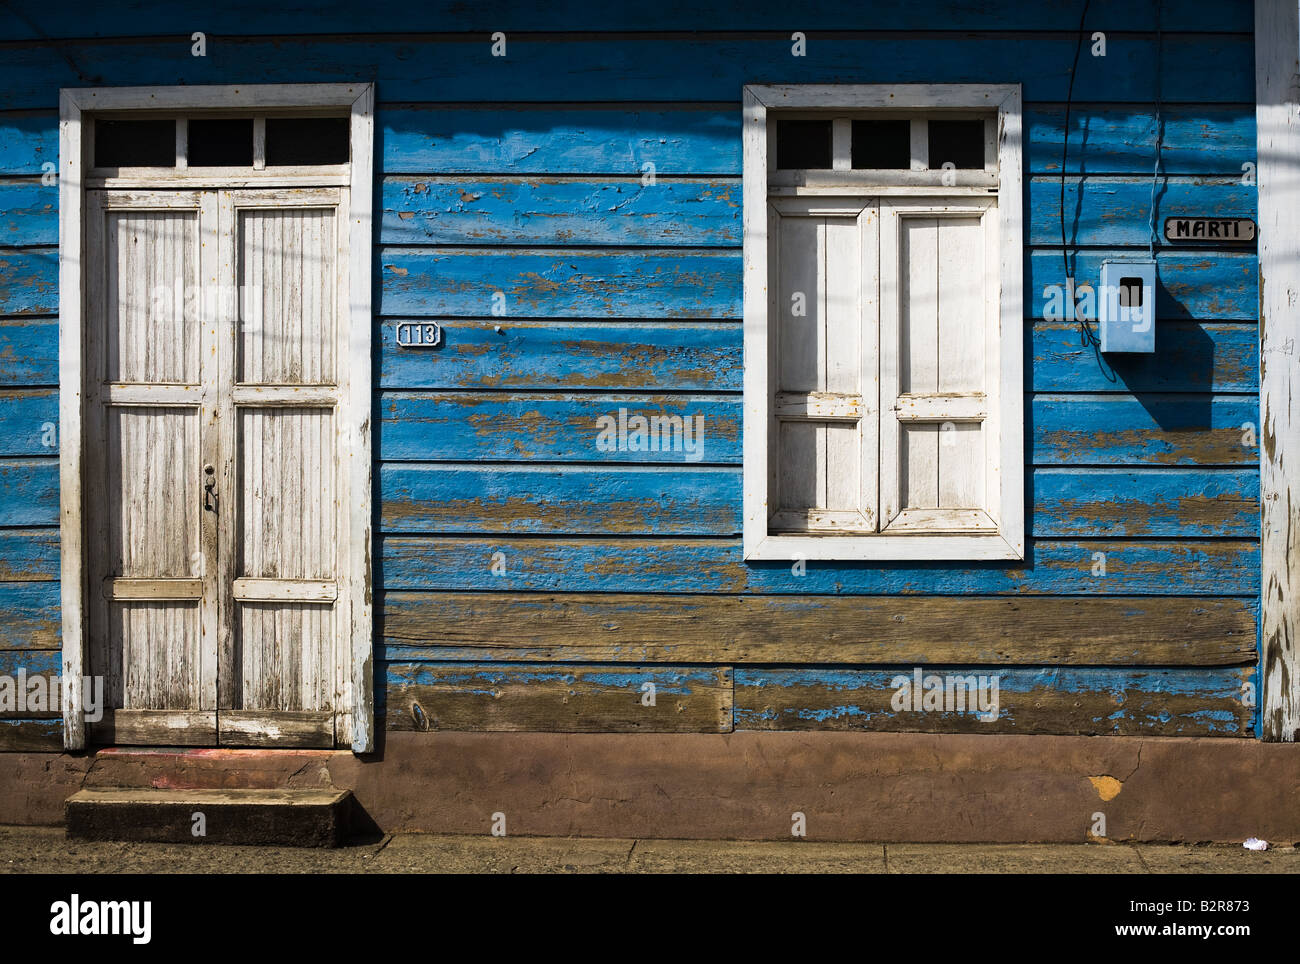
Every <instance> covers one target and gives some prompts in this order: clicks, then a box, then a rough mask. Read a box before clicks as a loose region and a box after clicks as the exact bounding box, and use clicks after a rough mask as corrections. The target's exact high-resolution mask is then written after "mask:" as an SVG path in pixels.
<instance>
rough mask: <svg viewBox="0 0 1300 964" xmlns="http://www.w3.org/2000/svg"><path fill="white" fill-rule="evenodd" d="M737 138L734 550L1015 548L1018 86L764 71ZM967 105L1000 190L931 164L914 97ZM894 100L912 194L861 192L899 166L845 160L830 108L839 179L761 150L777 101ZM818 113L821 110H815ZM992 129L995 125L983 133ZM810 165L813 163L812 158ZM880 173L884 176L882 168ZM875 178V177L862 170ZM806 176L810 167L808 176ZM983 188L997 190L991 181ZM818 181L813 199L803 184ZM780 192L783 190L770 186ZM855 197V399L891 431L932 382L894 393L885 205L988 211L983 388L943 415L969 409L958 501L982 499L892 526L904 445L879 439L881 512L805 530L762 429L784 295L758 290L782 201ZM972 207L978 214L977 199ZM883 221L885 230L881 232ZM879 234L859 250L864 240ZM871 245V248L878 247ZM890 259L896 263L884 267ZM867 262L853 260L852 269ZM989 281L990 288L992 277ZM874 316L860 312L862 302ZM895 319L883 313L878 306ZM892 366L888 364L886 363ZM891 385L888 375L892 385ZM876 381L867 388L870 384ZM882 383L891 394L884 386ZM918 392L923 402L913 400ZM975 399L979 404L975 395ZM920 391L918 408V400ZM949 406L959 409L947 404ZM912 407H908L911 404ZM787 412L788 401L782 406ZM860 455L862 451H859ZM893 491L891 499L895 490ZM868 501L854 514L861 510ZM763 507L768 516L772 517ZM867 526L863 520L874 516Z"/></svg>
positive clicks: (814, 206) (891, 237)
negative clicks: (975, 187)
mask: <svg viewBox="0 0 1300 964" xmlns="http://www.w3.org/2000/svg"><path fill="white" fill-rule="evenodd" d="M743 95H744V107H743V110H744V114H743V141H744V208H743V212H744V417H745V422H744V424H745V430H744V438H743V450H744V527H743V533H744V534H743V538H744V555H745V558H746V559H755V560H760V559H783V560H789V559H828V560H829V559H837V560H935V561H948V560H952V561H957V560H983V559H987V560H995V559H1023V558H1024V554H1025V532H1024V527H1025V518H1024V516H1025V513H1024V414H1023V408H1024V403H1023V393H1024V384H1023V370H1022V369H1023V362H1022V342H1023V331H1024V322H1023V319H1022V313H1023V310H1024V309H1023V295H1022V290H1021V289H1022V284H1023V279H1022V258H1023V251H1024V249H1023V243H1022V241H1023V227H1022V210H1021V208H1022V199H1021V190H1022V174H1021V164H1022V136H1021V108H1022V105H1021V94H1020V87H1019V85H978V84H914V85H895V84H888V85H885V84H868V85H852V84H846V85H839V84H837V85H817V84H810V85H800V86H788V85H778V86H764V85H751V86H747V87H745V88H744V92H743ZM935 109H938V110H943V111H951V110H969V111H972V112H976V111H978V112H982V116H985V117H990V116H991V115H990V112H991V111H996V118H995V119H994V120H991V121H990V122H989V123H988V125H987V126H986V132H987V133H986V140H985V145H984V146H985V151H984V157H985V167H986V168H989V167H992V166H993V164H992V161H993V159H994V158H996V170H995V171H988V172H985V171H980V172H978V176H979V177H981V178H986V179H987V180H988V183H989V184H990V185H992V184H994V183H996V203H993V202H994V196H993V195H992V194H991V193H986V194H984V195H983V196H982V197H983V198H984V200H982V201H981V200H980V197H981V196H980V195H977V194H973V192H972V190H971V188H970V185H969V184H968V183H965V182H969V181H970V176H969V175H970V172H964V176H965V182H964V181H963V180H962V179H961V178H960V177H959V178H958V179H956V180H955V183H954V184H944V183H943V179H942V173H943V172H939V171H931V170H930V169H929V168H928V161H927V158H926V156H925V155H926V154H927V153H928V152H927V150H926V146H927V145H926V136H927V134H926V121H925V120H924V119H922V118H924V116H925V112H926V111H933V110H935ZM881 110H888V111H897V112H898V115H899V116H900V117H902V118H908V119H910V120H911V121H912V128H911V132H912V133H911V138H910V143H911V155H912V156H911V164H912V168H913V170H912V172H910V175H909V177H910V178H911V181H910V182H909V183H911V184H912V185H913V186H912V187H911V188H910V189H909V192H908V193H909V195H910V196H909V197H908V198H907V199H906V201H900V202H899V203H898V204H895V203H893V202H890V203H886V202H884V201H880V200H879V198H876V200H874V201H870V200H868V199H867V198H865V197H864V195H868V196H870V195H873V194H878V195H879V196H880V197H883V196H885V195H886V194H889V193H890V189H891V186H893V187H894V188H896V182H897V174H895V173H893V172H878V171H877V172H873V171H857V170H853V169H852V168H851V164H848V163H845V161H847V160H848V159H847V158H845V157H843V156H842V155H843V154H844V147H845V146H846V145H845V142H846V141H847V140H848V137H847V134H848V121H847V120H846V119H845V118H844V117H841V116H833V117H830V119H831V120H832V121H833V125H834V126H833V131H835V132H837V134H838V136H837V137H835V144H836V147H837V150H836V152H835V161H836V163H835V168H836V170H835V174H836V176H837V178H838V180H835V181H833V182H830V181H827V182H825V183H822V181H824V180H825V179H824V178H823V179H822V181H818V182H817V186H816V188H815V190H814V189H809V190H807V192H806V194H805V193H800V192H801V191H802V190H803V189H802V188H800V187H798V185H799V184H800V183H801V181H800V177H799V175H798V173H797V172H796V174H795V175H794V176H793V178H791V177H790V176H789V172H781V178H780V185H781V189H780V190H779V191H773V190H771V188H772V187H773V185H774V177H775V175H776V172H775V171H774V170H773V168H772V164H771V157H770V154H771V150H772V142H771V139H772V137H773V136H774V132H776V130H777V125H776V124H775V123H774V121H775V119H776V118H777V117H779V116H781V114H780V112H782V111H798V112H802V113H801V114H800V116H806V114H807V112H809V111H814V112H832V111H835V112H839V113H840V114H844V113H848V114H852V113H853V112H855V111H877V112H879V111H881ZM827 116H829V114H827ZM995 131H996V137H994V132H995ZM810 173H812V174H816V173H817V172H810ZM891 176H892V178H893V179H892V180H890V177H891ZM873 178H874V179H876V180H872V179H873ZM808 183H809V184H811V183H812V182H811V181H809V182H808ZM790 185H795V187H794V191H795V193H796V195H798V196H797V198H791V197H788V195H789V194H790V190H791V189H790ZM989 190H990V192H991V191H992V190H993V189H992V187H990V188H989ZM813 194H815V195H816V197H815V199H814V198H813V197H812V195H813ZM778 195H779V196H778ZM864 203H868V204H874V205H875V210H876V211H878V215H879V216H878V217H874V218H873V219H874V220H875V221H876V223H877V228H876V233H875V234H871V233H869V232H866V231H864V232H863V233H862V237H863V241H862V244H863V246H864V248H863V252H862V254H863V257H864V263H865V261H867V260H869V261H870V262H871V263H872V264H873V265H874V264H877V263H878V265H879V272H878V274H877V273H876V272H874V271H873V272H872V274H873V275H876V277H875V279H874V284H875V286H876V291H875V292H874V295H875V296H874V297H871V295H872V292H866V295H867V296H866V297H860V298H859V303H860V304H861V305H862V311H863V326H864V328H872V329H873V331H872V332H871V333H870V334H871V335H872V336H873V337H867V335H868V333H867V332H864V340H863V348H864V361H863V365H862V372H861V392H862V395H863V405H862V408H863V411H864V412H867V413H870V414H871V415H872V417H878V418H879V420H880V428H879V434H880V436H881V437H882V438H886V437H888V438H894V439H897V438H898V436H899V433H898V432H897V431H893V430H888V431H887V429H889V426H890V419H896V418H897V417H901V416H900V415H896V414H895V412H894V410H893V409H894V407H895V406H899V407H900V408H906V409H907V410H908V411H909V412H910V413H912V414H909V415H908V416H907V417H908V418H910V419H911V420H913V421H914V422H915V421H921V422H924V421H927V420H928V421H932V422H933V421H935V417H934V412H937V411H938V409H935V408H934V405H935V404H938V401H939V400H938V397H937V396H931V397H930V398H929V399H928V400H927V399H926V398H925V396H924V395H918V396H910V395H908V396H905V397H900V395H899V390H898V379H899V377H900V376H899V372H898V371H897V370H896V369H897V365H898V359H897V355H898V350H897V345H896V341H897V339H898V338H899V337H900V334H899V331H898V330H896V329H897V325H898V316H899V311H900V308H899V297H898V291H897V290H895V289H896V287H897V284H898V281H897V279H893V278H891V277H888V275H889V271H888V270H887V269H888V267H889V265H894V266H895V268H896V269H897V268H898V264H899V259H898V255H897V250H898V238H897V237H896V236H895V235H896V233H897V232H898V230H899V224H900V218H899V217H898V216H897V214H894V213H890V212H907V213H920V214H922V215H924V214H925V213H926V212H927V211H929V212H933V213H934V215H935V216H937V217H939V218H943V217H954V216H955V217H962V216H967V215H974V216H977V217H983V218H984V224H985V229H986V232H987V234H986V237H987V239H988V242H987V243H986V245H985V248H986V254H987V257H986V266H985V277H986V279H988V281H989V282H992V283H990V284H986V285H985V293H984V300H983V301H982V302H981V303H980V304H979V305H972V306H971V307H972V317H973V318H979V317H984V318H985V327H986V330H987V331H988V333H989V337H988V338H987V341H986V358H987V364H986V367H985V370H984V381H985V383H986V388H985V394H983V395H972V396H970V400H969V403H967V402H961V400H960V399H959V400H958V401H957V402H956V403H954V404H959V407H960V404H972V405H973V404H976V400H978V399H984V398H985V397H987V404H988V406H989V408H988V411H980V412H973V410H972V412H973V413H972V414H971V415H969V416H965V415H962V416H961V417H960V418H959V417H958V414H960V413H958V414H954V415H952V419H953V420H956V421H962V420H966V421H981V420H982V424H983V434H984V439H985V448H984V451H985V452H986V459H987V466H986V471H984V472H979V470H978V469H977V470H976V472H977V473H978V484H977V485H976V488H973V489H971V491H972V492H974V491H978V488H981V487H982V489H983V490H984V496H983V504H982V505H981V506H979V507H970V508H975V509H978V510H979V511H975V512H972V511H967V510H966V509H965V508H963V509H961V510H957V509H951V510H949V509H926V510H919V511H911V510H909V512H908V513H907V516H906V518H903V519H901V520H899V524H897V525H896V526H895V527H894V529H893V530H892V531H891V530H890V529H889V524H890V522H891V521H892V519H891V518H890V517H889V515H888V512H889V511H890V510H892V511H893V512H895V513H897V511H898V509H899V507H898V506H896V505H894V502H897V497H896V496H897V494H896V493H892V492H891V491H890V489H891V487H896V486H897V484H898V478H899V473H898V466H897V465H896V464H891V460H894V461H897V460H898V459H899V458H900V456H899V455H898V454H897V453H894V454H892V455H891V453H890V449H889V446H888V445H885V444H884V443H883V442H882V444H881V447H880V456H879V461H878V464H877V466H876V471H877V472H878V477H879V483H880V484H879V486H877V488H878V490H879V496H878V500H879V501H878V505H877V506H876V510H875V513H874V514H875V515H876V516H878V522H876V523H874V525H864V526H862V527H861V529H860V530H859V531H844V530H841V531H839V532H835V533H826V534H820V533H818V532H817V531H815V529H808V530H807V531H792V530H791V529H790V527H789V520H790V519H791V518H794V517H796V516H797V515H798V511H797V509H798V507H797V504H796V506H795V507H794V508H795V510H796V511H793V512H791V511H786V510H785V509H781V511H780V512H779V515H777V518H776V519H775V520H774V518H773V516H774V514H776V513H777V510H778V508H780V505H779V502H780V494H779V493H778V492H777V490H776V485H777V481H778V479H779V478H780V473H779V472H778V471H776V468H775V467H774V465H773V464H772V462H773V460H772V453H773V444H774V443H773V439H775V438H776V437H777V436H776V434H775V433H776V430H777V419H776V417H775V414H774V407H775V402H774V399H775V395H776V393H777V392H778V391H786V389H784V388H781V387H779V386H778V384H777V379H778V373H779V372H780V371H781V365H780V364H779V359H778V358H777V357H776V356H777V352H778V351H779V350H780V347H781V341H780V340H779V339H777V338H776V337H775V336H774V333H775V332H776V331H777V329H778V326H779V324H781V322H778V317H779V315H778V312H781V311H783V310H784V308H783V306H782V305H779V304H778V303H777V300H778V299H779V298H781V297H784V295H783V294H782V293H780V292H776V291H770V290H769V286H770V285H771V279H772V278H773V277H779V276H780V274H779V272H777V271H776V268H775V264H776V259H777V258H778V257H779V248H780V245H779V244H778V241H779V237H778V235H777V234H776V232H778V231H780V230H782V228H781V224H782V216H783V215H789V214H794V213H796V212H798V213H803V212H804V211H807V213H808V214H814V213H824V214H826V215H829V216H834V215H841V216H843V215H846V214H856V213H858V212H861V211H862V210H863V205H864ZM981 211H982V212H983V214H982V215H981V213H980V212H981ZM886 235H888V237H886ZM869 244H873V245H877V246H878V247H877V250H875V251H873V252H870V257H869V258H868V254H869V253H868V251H867V250H866V249H867V246H868V245H869ZM877 258H879V261H878V262H877V261H876V259H877ZM895 273H897V271H895ZM865 274H866V272H865V271H864V275H865ZM993 283H995V285H996V287H994V284H993ZM868 315H870V316H871V317H868ZM890 318H893V319H894V321H893V326H894V327H893V328H892V329H891V327H890V321H889V319H890ZM871 341H874V342H875V343H876V345H877V346H878V352H877V354H876V356H875V360H874V361H872V360H870V359H868V358H866V354H867V353H866V347H867V344H868V343H869V342H871ZM890 366H893V367H892V368H891V367H890ZM890 386H892V388H891V387H890ZM877 392H879V396H880V397H879V399H878V401H877V399H876V398H875V397H874V393H877ZM891 392H892V395H891ZM914 402H921V403H924V404H923V405H922V406H921V408H920V409H918V408H917V407H916V405H915V404H914ZM981 404H982V403H981ZM925 405H929V406H930V408H929V409H928V411H930V417H927V416H926V415H925V414H924V413H925V411H927V409H925ZM954 412H957V409H954ZM918 413H919V414H918ZM786 417H789V416H786ZM864 462H865V460H864ZM891 500H892V501H891ZM869 515H870V513H864V519H866V517H867V516H869ZM774 522H775V523H776V524H774ZM873 528H874V531H873Z"/></svg>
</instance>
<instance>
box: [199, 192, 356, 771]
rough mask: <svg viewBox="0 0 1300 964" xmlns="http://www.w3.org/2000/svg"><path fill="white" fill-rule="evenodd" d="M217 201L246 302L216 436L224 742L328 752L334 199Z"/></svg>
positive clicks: (332, 629)
mask: <svg viewBox="0 0 1300 964" xmlns="http://www.w3.org/2000/svg"><path fill="white" fill-rule="evenodd" d="M224 197H225V198H228V202H223V203H228V204H229V206H230V209H231V213H230V218H231V222H232V225H233V235H234V237H233V242H232V246H233V259H234V261H235V263H236V265H237V267H236V274H237V276H238V277H239V279H240V283H241V285H242V286H243V291H244V296H243V298H241V303H240V314H239V319H238V332H237V335H236V341H237V343H238V352H237V353H236V355H235V357H234V361H233V364H232V369H231V371H230V373H229V377H230V379H231V385H232V391H231V394H230V396H229V398H230V401H229V412H230V417H229V419H228V420H227V424H226V426H225V429H226V431H227V433H228V435H227V436H226V438H227V439H228V441H227V444H226V449H227V451H228V452H230V453H231V454H230V468H231V473H232V478H233V488H232V493H233V495H234V498H233V499H232V500H231V502H232V506H231V508H232V511H231V512H230V513H229V515H228V517H227V518H226V519H225V520H224V522H225V524H229V525H230V526H231V527H232V528H231V531H230V532H229V533H228V534H227V536H226V541H225V542H223V545H228V546H229V547H230V549H231V552H232V555H231V557H230V559H231V560H232V570H231V572H230V584H229V590H230V594H229V597H228V598H229V607H230V609H229V611H230V613H231V631H232V634H233V636H232V640H231V646H230V650H229V653H228V655H225V656H224V658H223V659H222V664H221V673H222V675H223V676H225V677H227V678H228V680H229V685H228V687H223V690H222V694H221V704H220V705H221V707H222V711H223V712H222V718H223V719H225V720H227V721H229V726H224V725H223V727H222V731H221V738H222V742H226V743H251V744H253V745H261V744H262V743H264V742H265V741H266V740H267V739H269V738H270V737H269V734H271V733H276V734H278V737H277V739H278V740H279V741H280V743H281V745H297V746H310V745H321V744H322V743H324V744H325V745H329V744H330V743H331V742H332V740H333V735H334V734H333V727H334V709H335V707H336V706H337V705H338V701H339V687H340V685H341V684H340V680H341V679H342V678H343V676H342V669H341V667H340V665H339V660H340V657H341V656H342V655H343V653H344V651H345V647H343V646H341V645H340V644H339V643H338V637H339V635H340V631H341V629H342V628H343V627H344V626H345V623H344V620H343V619H342V617H341V615H340V610H341V606H342V605H344V604H345V601H341V600H340V592H339V586H338V583H337V578H338V571H339V558H340V555H341V553H342V552H343V550H344V546H343V543H342V540H341V539H340V526H339V523H338V517H339V512H340V508H339V506H340V504H341V499H340V493H341V491H342V486H341V481H340V474H339V473H340V468H341V467H340V462H339V459H338V457H337V451H338V448H339V444H340V439H339V435H338V431H337V419H336V417H335V413H336V409H337V405H338V403H339V398H340V386H339V384H338V381H339V379H338V372H337V364H336V359H337V357H338V355H339V346H338V316H339V305H340V298H341V296H340V291H341V290H343V289H342V285H343V284H344V283H345V279H344V278H343V277H342V276H341V272H342V266H343V264H344V263H345V259H344V258H342V257H340V251H339V237H338V224H339V223H340V220H341V213H340V212H341V209H342V205H343V203H344V192H341V191H338V190H335V189H325V190H311V191H308V190H296V191H275V192H269V191H268V192H259V191H232V192H229V193H228V194H225V195H224ZM223 585H224V583H223ZM236 721H237V723H236ZM259 727H260V728H261V729H259Z"/></svg>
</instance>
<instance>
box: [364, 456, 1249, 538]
mask: <svg viewBox="0 0 1300 964" xmlns="http://www.w3.org/2000/svg"><path fill="white" fill-rule="evenodd" d="M1258 478H1259V477H1258V472H1257V470H1256V469H1254V468H1253V467H1252V468H1249V469H1209V470H1205V469H1178V468H1141V469H1123V470H1121V469H1112V468H1106V469H1087V468H1075V467H1069V468H1038V469H1034V470H1032V471H1031V472H1030V473H1029V479H1028V481H1029V490H1028V496H1029V507H1030V513H1031V518H1030V521H1031V531H1032V534H1033V535H1035V536H1040V537H1046V536H1082V537H1090V536H1097V535H1105V536H1110V537H1117V536H1123V537H1130V538H1133V537H1143V538H1147V537H1175V538H1211V537H1237V538H1253V537H1255V536H1256V535H1257V534H1258V532H1259V502H1258V495H1259V482H1258ZM740 481H741V480H740V471H739V468H737V467H731V466H728V467H712V466H696V467H692V468H667V467H657V466H620V467H617V468H615V467H604V466H563V467H553V468H543V467H537V466H519V467H508V468H507V467H503V466H500V465H495V464H494V465H488V466H464V465H427V464H423V465H412V464H407V463H396V464H388V465H385V466H383V467H382V468H381V470H380V478H379V488H380V493H381V496H380V511H381V524H382V526H383V528H384V531H385V532H388V533H429V534H433V533H458V532H475V533H500V534H513V535H526V534H538V535H540V534H549V535H611V534H620V535H657V536H668V535H711V536H729V535H734V534H736V533H738V532H739V531H740V522H741V520H740Z"/></svg>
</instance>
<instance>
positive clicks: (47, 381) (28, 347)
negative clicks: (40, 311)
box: [0, 318, 59, 412]
mask: <svg viewBox="0 0 1300 964" xmlns="http://www.w3.org/2000/svg"><path fill="white" fill-rule="evenodd" d="M58 382H59V321H58V319H57V318H0V385H5V386H12V385H57V384H58ZM55 411H56V412H57V411H58V406H57V405H56V406H55Z"/></svg>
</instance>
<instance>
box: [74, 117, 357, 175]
mask: <svg viewBox="0 0 1300 964" xmlns="http://www.w3.org/2000/svg"><path fill="white" fill-rule="evenodd" d="M350 124H351V121H350V119H349V117H348V116H347V115H341V116H337V115H334V116H331V115H317V114H306V115H304V114H261V113H254V114H247V113H246V114H222V113H196V114H190V115H180V116H165V117H157V116H132V115H127V116H120V115H119V114H116V113H115V114H112V115H108V116H100V117H96V118H94V122H93V123H92V124H90V125H88V133H89V134H90V137H91V138H92V142H91V144H90V151H89V154H90V157H91V169H90V178H91V179H92V180H95V181H100V180H102V181H103V182H105V185H106V186H120V185H118V184H116V183H114V182H115V181H117V180H120V179H121V178H123V177H125V178H132V177H134V178H137V179H138V178H140V177H146V176H151V177H153V178H154V179H155V183H156V178H157V177H158V176H159V174H160V173H161V172H165V171H168V170H170V171H171V172H172V175H173V177H174V178H175V179H176V180H183V179H185V178H186V177H187V176H195V175H197V176H204V175H209V174H212V173H216V172H218V171H219V172H221V173H222V174H231V173H239V174H243V175H245V176H250V177H251V176H256V175H258V174H259V173H260V174H264V175H265V176H270V177H283V176H286V175H290V176H292V175H295V174H299V173H301V172H308V173H311V174H315V175H317V177H319V176H321V175H325V176H328V175H331V174H332V175H335V176H336V177H342V176H344V175H346V173H347V165H348V162H349V160H350V138H351V131H350ZM101 186H104V185H101Z"/></svg>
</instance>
